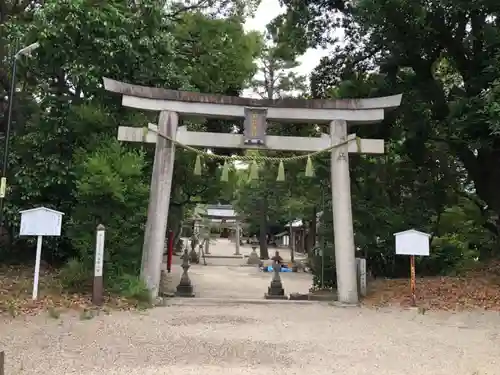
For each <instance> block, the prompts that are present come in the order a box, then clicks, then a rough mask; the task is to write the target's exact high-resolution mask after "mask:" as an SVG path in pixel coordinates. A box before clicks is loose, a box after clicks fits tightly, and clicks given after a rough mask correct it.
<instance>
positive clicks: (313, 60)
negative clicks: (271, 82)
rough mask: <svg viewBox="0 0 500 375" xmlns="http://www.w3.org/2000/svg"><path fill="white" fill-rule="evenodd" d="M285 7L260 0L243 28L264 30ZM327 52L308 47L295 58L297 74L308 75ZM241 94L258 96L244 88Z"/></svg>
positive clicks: (275, 0) (277, 3)
mask: <svg viewBox="0 0 500 375" xmlns="http://www.w3.org/2000/svg"><path fill="white" fill-rule="evenodd" d="M284 11H285V9H284V8H281V7H280V4H279V0H262V2H261V3H260V5H259V8H258V9H257V12H256V13H255V17H254V18H251V19H248V20H247V21H246V22H245V30H247V31H250V30H257V31H265V30H266V25H267V24H268V23H269V22H270V21H271V20H272V19H274V18H275V17H276V16H278V15H279V14H281V13H284ZM327 54H328V51H327V50H323V49H312V48H311V49H309V50H308V51H307V52H306V53H305V54H304V55H303V56H301V57H299V58H298V59H297V61H298V62H300V63H301V65H300V66H299V67H297V68H296V69H294V70H295V71H296V72H297V73H298V74H301V75H306V76H309V74H310V73H311V71H312V70H313V69H314V68H315V67H316V66H317V65H318V63H319V61H320V59H321V58H322V57H323V56H326V55H327ZM243 96H247V97H258V95H257V94H255V93H253V92H252V90H251V89H247V90H244V92H243Z"/></svg>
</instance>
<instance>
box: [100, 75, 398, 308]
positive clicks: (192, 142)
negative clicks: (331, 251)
mask: <svg viewBox="0 0 500 375" xmlns="http://www.w3.org/2000/svg"><path fill="white" fill-rule="evenodd" d="M104 87H105V89H106V90H108V91H111V92H115V93H119V94H121V95H122V104H123V105H124V106H127V107H132V108H138V109H141V110H150V111H160V112H161V115H160V122H159V125H158V126H156V125H151V124H150V125H149V131H148V132H147V134H146V135H144V132H143V129H141V128H134V127H120V128H119V129H118V139H119V140H122V141H128V142H146V143H156V154H155V163H154V173H153V177H152V181H151V182H152V183H151V198H150V203H149V211H148V222H147V227H146V233H145V240H144V255H143V268H142V270H143V272H142V276H143V277H144V278H145V280H146V282H147V284H148V287H149V288H150V290H151V292H152V295H153V297H156V294H157V291H158V285H159V281H160V279H159V275H160V264H161V258H162V254H163V244H164V240H165V229H166V220H167V215H168V202H169V199H170V189H171V179H172V167H173V160H174V147H173V145H172V142H171V141H167V140H165V139H163V137H161V134H164V135H168V137H169V138H170V139H175V140H176V141H177V142H179V143H181V144H185V145H189V146H194V147H208V148H213V147H216V148H217V147H221V148H247V149H259V150H282V151H296V152H314V151H320V150H324V149H327V148H329V147H331V146H335V145H337V148H335V149H333V151H332V165H331V172H332V200H333V218H334V230H335V234H336V235H335V257H336V267H337V286H338V287H337V289H338V296H339V301H340V302H343V303H349V304H354V303H357V302H358V298H359V297H358V291H357V290H358V288H357V282H356V261H355V256H354V232H353V227H352V211H351V192H350V178H349V160H348V158H349V153H352V152H355V153H364V154H383V153H384V141H383V140H379V139H361V140H360V142H359V143H360V145H359V146H358V145H357V144H356V143H357V142H354V139H355V135H354V134H351V135H349V136H347V130H348V129H347V124H348V123H352V124H358V125H360V124H370V123H376V122H379V121H382V120H383V119H384V115H385V111H386V110H391V109H394V108H397V107H398V106H399V105H400V103H401V98H402V96H401V95H393V96H388V97H381V98H369V99H341V100H316V99H315V100H306V99H285V100H268V99H262V100H257V99H248V98H240V97H230V96H223V95H212V94H201V93H196V92H186V91H175V90H167V89H162V88H154V87H144V86H137V85H131V84H128V83H124V82H119V81H114V80H112V79H108V78H104ZM176 113H179V114H181V115H185V116H193V115H194V116H204V117H214V118H230V119H233V118H245V122H244V127H245V133H244V134H228V133H209V132H194V131H188V130H187V128H185V127H180V128H179V129H177V114H176ZM268 120H278V121H289V122H299V123H311V124H328V123H330V134H329V135H328V134H324V135H322V136H321V137H286V136H272V135H267V134H266V127H267V121H268ZM165 122H168V124H169V125H168V126H167V125H165ZM176 129H177V131H176ZM158 134H160V136H158ZM351 136H354V137H351ZM349 140H352V141H353V142H349V143H348V144H343V142H347V141H349ZM157 159H158V160H157ZM293 237H294V236H292V238H290V240H291V242H292V246H294V241H293ZM238 243H239V242H238Z"/></svg>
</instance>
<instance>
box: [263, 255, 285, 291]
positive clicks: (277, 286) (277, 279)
mask: <svg viewBox="0 0 500 375" xmlns="http://www.w3.org/2000/svg"><path fill="white" fill-rule="evenodd" d="M273 270H274V272H273V278H272V280H271V285H270V286H269V288H267V293H266V294H265V295H264V297H265V298H266V299H288V297H287V296H285V289H283V284H282V283H281V276H280V271H281V265H280V264H279V263H277V262H275V263H274V264H273Z"/></svg>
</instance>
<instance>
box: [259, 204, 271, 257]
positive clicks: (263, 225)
mask: <svg viewBox="0 0 500 375" xmlns="http://www.w3.org/2000/svg"><path fill="white" fill-rule="evenodd" d="M259 227H260V228H259V243H260V259H269V250H268V248H267V209H266V204H265V202H262V207H261V209H260V226H259Z"/></svg>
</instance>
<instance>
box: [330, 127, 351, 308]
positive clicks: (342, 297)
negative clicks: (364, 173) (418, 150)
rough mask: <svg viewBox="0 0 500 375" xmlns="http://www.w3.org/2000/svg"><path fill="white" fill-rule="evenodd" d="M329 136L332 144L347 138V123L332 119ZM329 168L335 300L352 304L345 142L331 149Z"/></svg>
mask: <svg viewBox="0 0 500 375" xmlns="http://www.w3.org/2000/svg"><path fill="white" fill-rule="evenodd" d="M330 135H331V137H332V142H333V143H340V142H342V141H345V140H346V139H347V122H346V121H343V120H335V121H332V122H331V123H330ZM330 168H331V184H332V211H333V231H334V233H335V235H334V237H335V269H336V272H337V291H338V299H339V301H346V302H350V303H355V302H357V300H358V282H357V271H356V257H355V252H354V232H353V224H352V206H351V179H350V176H349V150H348V147H347V145H346V146H340V147H337V148H334V149H333V150H332V153H331V163H330ZM352 270H354V271H352Z"/></svg>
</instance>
